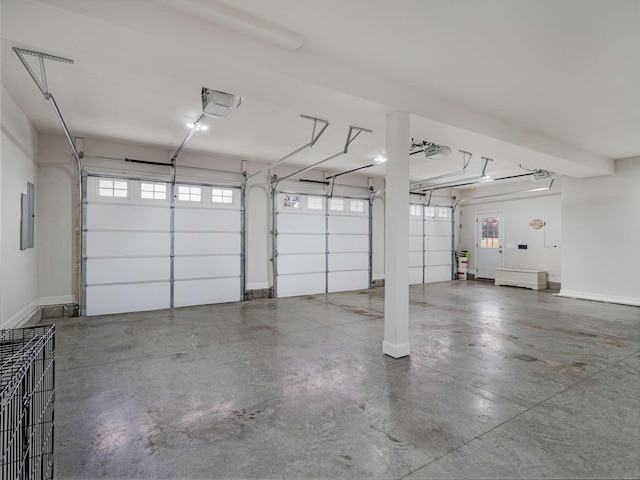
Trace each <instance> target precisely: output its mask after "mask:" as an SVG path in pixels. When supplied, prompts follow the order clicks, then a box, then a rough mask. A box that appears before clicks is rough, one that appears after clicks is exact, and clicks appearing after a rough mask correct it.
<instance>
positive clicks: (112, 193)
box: [98, 180, 129, 198]
mask: <svg viewBox="0 0 640 480" xmlns="http://www.w3.org/2000/svg"><path fill="white" fill-rule="evenodd" d="M127 187H128V185H127V182H124V181H120V180H100V181H99V182H98V196H99V197H118V198H127V196H128V195H129V193H128V188H127Z"/></svg>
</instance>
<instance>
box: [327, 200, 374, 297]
mask: <svg viewBox="0 0 640 480" xmlns="http://www.w3.org/2000/svg"><path fill="white" fill-rule="evenodd" d="M328 218H329V224H328V231H327V232H328V237H329V241H328V245H329V249H328V256H329V261H328V266H329V269H328V272H329V274H328V291H329V292H342V291H347V290H362V289H365V288H369V249H370V247H369V201H368V200H364V199H354V198H340V197H332V198H330V199H329V217H328Z"/></svg>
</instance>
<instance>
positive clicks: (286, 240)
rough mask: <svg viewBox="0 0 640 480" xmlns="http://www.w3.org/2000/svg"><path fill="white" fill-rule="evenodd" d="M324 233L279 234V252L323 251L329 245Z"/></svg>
mask: <svg viewBox="0 0 640 480" xmlns="http://www.w3.org/2000/svg"><path fill="white" fill-rule="evenodd" d="M325 241H326V240H325V237H324V235H287V234H285V235H282V234H280V235H278V252H286V253H315V252H317V253H322V254H324V252H325V250H326V248H327V246H326V243H325Z"/></svg>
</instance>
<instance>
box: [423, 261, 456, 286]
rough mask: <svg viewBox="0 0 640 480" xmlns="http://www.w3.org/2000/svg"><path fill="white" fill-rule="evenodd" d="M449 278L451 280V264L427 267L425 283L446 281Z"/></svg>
mask: <svg viewBox="0 0 640 480" xmlns="http://www.w3.org/2000/svg"><path fill="white" fill-rule="evenodd" d="M448 280H451V266H449V265H445V266H440V267H425V269H424V281H425V283H431V282H444V281H448Z"/></svg>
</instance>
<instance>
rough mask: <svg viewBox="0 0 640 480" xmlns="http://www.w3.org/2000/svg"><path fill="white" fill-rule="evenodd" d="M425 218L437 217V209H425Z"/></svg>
mask: <svg viewBox="0 0 640 480" xmlns="http://www.w3.org/2000/svg"><path fill="white" fill-rule="evenodd" d="M424 216H425V217H431V218H434V217H435V216H436V207H424Z"/></svg>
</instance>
